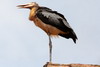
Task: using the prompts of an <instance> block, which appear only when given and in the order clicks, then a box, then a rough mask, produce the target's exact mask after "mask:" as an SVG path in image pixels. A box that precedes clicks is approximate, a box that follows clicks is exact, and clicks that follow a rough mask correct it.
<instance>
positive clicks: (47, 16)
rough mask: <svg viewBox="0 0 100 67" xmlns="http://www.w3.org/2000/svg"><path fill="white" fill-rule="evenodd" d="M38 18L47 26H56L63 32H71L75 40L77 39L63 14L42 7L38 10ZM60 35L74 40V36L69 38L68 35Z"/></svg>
mask: <svg viewBox="0 0 100 67" xmlns="http://www.w3.org/2000/svg"><path fill="white" fill-rule="evenodd" d="M36 16H37V17H38V18H39V19H40V20H41V21H42V22H44V23H45V24H48V25H51V26H54V27H56V28H58V29H60V30H61V31H63V32H71V33H72V34H73V35H74V36H75V37H74V40H76V39H77V37H76V35H75V33H74V31H73V30H72V28H71V27H70V25H69V23H68V22H67V20H66V19H65V17H64V16H63V15H62V14H60V13H58V12H56V11H52V10H51V9H49V8H46V7H40V8H39V9H38V10H37V13H36ZM59 35H60V36H62V37H65V38H73V37H71V36H72V35H71V36H68V35H67V34H66V35H63V34H59Z"/></svg>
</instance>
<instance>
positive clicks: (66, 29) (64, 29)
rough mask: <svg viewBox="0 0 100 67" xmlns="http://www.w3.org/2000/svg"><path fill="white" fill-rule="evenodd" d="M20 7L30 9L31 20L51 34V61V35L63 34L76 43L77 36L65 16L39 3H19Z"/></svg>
mask: <svg viewBox="0 0 100 67" xmlns="http://www.w3.org/2000/svg"><path fill="white" fill-rule="evenodd" d="M18 7H20V8H28V9H30V15H29V20H31V21H34V23H35V25H36V26H38V27H40V28H41V29H42V30H44V31H45V32H46V33H47V34H48V36H49V46H50V62H51V59H52V58H51V57H52V42H51V38H50V36H51V35H52V36H53V35H56V36H62V37H64V38H67V39H69V38H71V39H73V41H74V43H76V39H77V36H76V34H75V32H74V31H73V29H72V28H71V27H70V25H69V23H68V22H67V20H66V19H65V17H64V16H63V15H62V14H60V13H58V12H57V11H53V10H51V9H49V8H47V7H40V6H39V5H38V4H37V3H35V2H31V3H29V4H25V5H19V6H18Z"/></svg>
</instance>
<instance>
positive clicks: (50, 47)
mask: <svg viewBox="0 0 100 67" xmlns="http://www.w3.org/2000/svg"><path fill="white" fill-rule="evenodd" d="M49 52H50V53H49V58H50V59H49V61H50V62H51V61H52V41H51V37H50V35H49Z"/></svg>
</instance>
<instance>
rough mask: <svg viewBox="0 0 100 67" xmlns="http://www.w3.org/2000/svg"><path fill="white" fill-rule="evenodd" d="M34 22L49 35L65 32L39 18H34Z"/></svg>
mask: <svg viewBox="0 0 100 67" xmlns="http://www.w3.org/2000/svg"><path fill="white" fill-rule="evenodd" d="M34 23H35V25H36V26H38V27H40V28H41V29H42V30H44V31H45V32H46V33H47V34H50V35H58V34H65V32H63V31H61V30H59V29H57V28H56V27H54V26H51V25H49V24H45V23H43V22H42V21H41V20H40V19H39V18H35V19H34Z"/></svg>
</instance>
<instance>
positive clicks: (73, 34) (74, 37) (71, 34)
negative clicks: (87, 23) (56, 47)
mask: <svg viewBox="0 0 100 67" xmlns="http://www.w3.org/2000/svg"><path fill="white" fill-rule="evenodd" d="M59 35H60V36H62V37H65V38H67V39H69V38H72V40H73V41H74V43H76V40H77V39H78V38H77V36H76V34H75V33H74V31H71V32H69V33H68V34H59Z"/></svg>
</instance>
